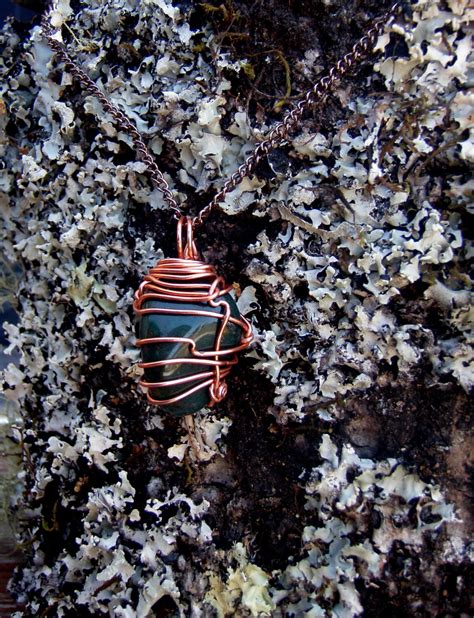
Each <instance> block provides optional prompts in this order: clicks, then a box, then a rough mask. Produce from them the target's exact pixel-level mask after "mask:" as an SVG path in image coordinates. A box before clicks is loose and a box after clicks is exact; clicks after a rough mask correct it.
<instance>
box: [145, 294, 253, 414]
mask: <svg viewBox="0 0 474 618" xmlns="http://www.w3.org/2000/svg"><path fill="white" fill-rule="evenodd" d="M219 300H224V301H226V302H227V303H229V306H230V311H231V316H232V317H234V318H236V319H241V316H240V313H239V310H238V308H237V305H236V304H235V301H234V299H233V298H232V297H231V296H230V294H225V295H224V296H222V297H220V299H219ZM154 308H159V309H161V310H165V311H166V310H173V309H174V310H176V309H180V310H186V311H201V312H202V311H205V312H208V313H209V314H211V313H214V314H216V313H220V314H222V313H223V312H224V308H223V307H220V306H218V307H212V306H210V305H209V304H207V303H188V302H186V303H184V302H181V301H180V302H171V301H160V300H147V301H145V302H144V303H143V305H142V309H154ZM219 325H220V319H218V318H215V317H213V316H211V315H209V317H206V316H201V315H197V316H196V315H176V314H173V313H145V314H143V315H142V316H141V317H140V319H139V320H138V323H137V337H138V338H139V339H147V338H151V337H187V338H189V339H193V340H194V341H195V342H196V348H197V349H198V350H199V351H200V352H206V351H210V350H214V349H215V347H216V337H217V329H218V327H219ZM241 337H242V330H241V328H240V327H239V326H238V325H236V324H232V323H231V322H229V323H228V324H227V327H226V329H225V331H224V334H223V337H222V340H221V350H225V349H226V348H227V349H228V348H233V347H236V346H238V345H239V344H240V341H241ZM141 357H142V361H143V362H144V363H146V362H154V361H159V360H165V359H166V360H168V359H177V358H182V359H184V360H183V362H182V363H167V364H166V365H161V366H158V367H151V368H146V369H145V371H144V375H145V381H146V382H166V381H168V380H176V379H178V378H184V377H187V376H193V375H196V376H197V374H199V373H202V372H203V371H210V370H212V366H210V365H199V364H193V363H190V362H186V359H188V358H189V359H191V358H193V355H192V354H191V351H190V346H189V344H187V343H185V342H179V341H178V342H173V343H148V344H144V345H142V346H141ZM200 381H203V380H202V379H201V380H199V378H197V377H196V381H195V382H193V381H190V382H186V383H184V384H174V385H170V386H163V387H160V388H155V389H153V388H150V389H149V394H150V395H151V397H153V399H171V398H173V397H176V396H178V395H180V394H182V393H184V392H185V391H187V390H189V389H190V388H192V387H194V386H196V385H197V384H198V383H199V382H200ZM210 398H211V397H210V394H209V386H203V387H202V388H199V389H198V390H197V391H196V392H195V393H192V394H191V395H189V396H187V397H184V398H183V399H181V400H179V401H176V402H175V403H169V404H165V405H160V408H161V409H162V410H163V411H165V412H167V413H169V414H172V415H174V416H184V415H185V414H192V413H194V412H197V411H198V410H200V409H201V408H203V407H205V406H206V405H208V403H209V401H210Z"/></svg>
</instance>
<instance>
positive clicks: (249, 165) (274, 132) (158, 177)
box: [41, 2, 400, 227]
mask: <svg viewBox="0 0 474 618" xmlns="http://www.w3.org/2000/svg"><path fill="white" fill-rule="evenodd" d="M53 8H54V5H52V6H51V8H50V10H49V11H47V12H46V13H45V15H44V16H43V19H42V21H41V27H42V30H43V35H44V37H45V39H46V40H47V41H48V43H49V45H50V46H51V48H52V49H53V51H54V52H55V53H56V55H57V57H58V58H59V59H60V60H61V62H63V64H64V68H65V69H66V70H67V71H69V72H70V73H71V75H72V76H73V77H74V78H75V79H76V80H77V81H78V82H79V83H80V84H81V85H82V86H83V88H84V89H85V90H86V91H87V92H89V93H90V94H91V95H92V96H94V97H96V98H97V99H98V100H99V101H100V103H101V105H102V107H103V108H104V110H105V111H107V112H108V113H109V114H110V115H111V116H112V118H113V119H114V120H115V122H116V123H117V125H118V126H119V127H120V129H122V130H123V131H125V132H126V133H127V134H128V135H130V137H131V138H132V141H133V143H134V146H135V149H136V151H137V154H138V157H139V158H140V160H141V161H143V162H144V163H145V165H146V166H147V168H148V171H149V173H150V176H151V179H152V181H153V183H154V185H155V186H156V188H157V189H158V190H159V191H161V192H162V194H163V197H164V199H165V201H166V202H167V204H168V205H169V207H170V208H171V210H172V211H173V212H174V216H175V217H176V219H180V218H181V217H182V216H183V213H182V211H181V209H180V207H179V205H178V203H177V201H176V200H175V198H174V197H173V194H172V192H171V190H170V188H169V185H168V183H167V182H166V179H165V177H164V176H163V174H162V172H161V171H160V169H159V168H158V166H157V164H156V162H155V160H154V158H153V156H152V154H151V153H150V151H149V149H148V148H147V146H146V144H145V142H144V141H143V137H142V136H141V135H140V133H139V132H138V130H137V128H136V127H135V125H134V124H133V123H132V122H131V121H130V119H129V118H128V117H127V116H126V115H125V114H124V113H123V112H121V111H120V110H119V109H118V108H117V107H116V106H115V105H114V104H113V103H111V102H110V101H109V99H108V98H107V97H106V96H105V94H104V93H103V92H102V91H101V90H100V89H99V88H98V87H97V86H96V84H95V83H94V82H93V81H92V79H91V78H90V77H89V76H88V75H87V73H85V72H84V71H83V70H82V69H81V68H80V67H79V66H78V65H77V64H76V63H75V62H74V61H73V60H72V58H71V56H70V55H69V54H68V52H67V51H66V48H65V46H64V45H63V43H61V42H59V41H58V40H57V39H56V38H55V34H56V33H57V31H56V30H55V29H54V27H53V26H52V25H51V22H50V16H51V12H52V10H53ZM399 8H400V2H396V3H395V4H393V5H392V7H391V9H390V10H389V11H388V12H387V13H385V14H384V15H383V16H382V17H380V18H379V19H377V20H376V21H375V22H374V24H373V25H372V27H371V28H370V30H368V32H367V33H366V34H365V35H364V36H363V37H362V38H361V39H360V40H359V41H357V43H355V45H354V46H353V48H352V50H351V51H350V52H349V53H347V54H346V55H345V56H343V57H342V58H341V59H340V60H338V62H337V63H336V64H335V65H334V66H332V67H331V69H330V70H329V71H328V73H327V74H326V75H324V76H323V77H321V78H320V79H318V81H317V82H316V83H315V84H314V86H313V87H312V88H310V90H308V91H307V92H306V93H305V94H304V95H303V96H302V98H301V100H300V101H299V102H298V103H297V104H296V105H295V106H294V107H293V109H291V110H290V111H288V112H287V113H286V114H285V115H284V117H283V119H282V120H281V122H279V123H278V124H277V125H275V126H274V127H273V129H271V130H270V131H269V133H268V134H267V137H266V138H265V140H264V141H263V142H260V144H259V145H258V146H257V147H256V148H255V150H254V151H253V152H252V153H251V154H250V155H249V156H248V157H247V159H245V161H244V162H243V163H242V165H240V166H239V168H238V169H237V170H236V171H235V172H234V173H233V174H232V176H230V178H228V179H227V180H226V181H225V183H224V185H223V187H222V189H221V190H220V191H219V192H218V193H217V194H216V195H215V196H214V198H213V199H212V201H211V202H210V203H209V204H208V205H207V206H205V207H204V208H203V209H202V210H201V211H200V212H199V213H198V215H197V216H196V217H194V219H193V226H194V227H197V226H199V225H201V224H202V223H203V221H204V219H205V218H206V217H207V216H208V215H209V213H210V212H211V210H212V209H213V208H215V207H216V206H217V205H218V204H219V202H222V200H223V199H224V198H225V196H226V195H227V194H228V193H229V192H230V191H232V190H233V189H235V187H236V186H237V185H238V184H239V183H240V182H241V181H242V180H243V179H244V178H246V177H247V176H250V175H251V174H252V172H253V171H254V170H255V167H256V166H257V165H258V163H259V162H260V161H261V160H262V159H263V158H264V157H266V156H267V155H268V154H269V152H271V151H272V150H274V149H275V148H277V147H278V146H281V145H282V144H283V143H284V142H285V141H286V140H287V139H288V137H289V135H290V133H291V131H292V130H293V129H294V128H295V127H296V125H297V124H298V123H299V121H300V120H301V117H302V116H303V114H304V112H305V111H306V110H308V109H310V108H312V107H314V106H315V105H317V104H320V103H322V102H323V101H324V99H325V98H326V96H327V95H328V93H329V92H330V91H331V90H332V89H333V88H334V86H335V85H336V83H337V82H338V81H339V80H340V79H341V78H342V77H343V76H344V75H346V73H348V72H349V71H350V70H351V69H352V68H353V67H354V66H356V65H357V64H359V63H360V62H362V61H363V60H365V59H366V58H367V57H368V56H369V55H370V54H371V53H373V49H374V45H375V43H376V41H377V39H378V37H379V36H380V35H381V34H382V33H383V31H384V29H385V27H386V24H387V22H388V21H389V20H390V19H391V18H392V17H394V16H395V14H396V13H397V11H398V9H399Z"/></svg>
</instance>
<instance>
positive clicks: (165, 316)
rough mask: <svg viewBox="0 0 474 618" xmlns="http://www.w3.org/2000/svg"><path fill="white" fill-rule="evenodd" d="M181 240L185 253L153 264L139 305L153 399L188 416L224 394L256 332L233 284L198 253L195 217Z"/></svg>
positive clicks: (183, 222) (183, 225)
mask: <svg viewBox="0 0 474 618" xmlns="http://www.w3.org/2000/svg"><path fill="white" fill-rule="evenodd" d="M183 229H185V231H186V242H185V243H184V245H183ZM177 241H178V242H177V244H178V257H177V258H171V259H163V260H160V261H159V262H158V263H157V264H156V266H155V267H154V268H152V269H151V270H150V272H149V273H148V275H146V277H145V279H144V281H143V282H142V283H141V285H140V287H139V288H138V290H137V292H136V293H135V302H134V304H133V308H134V310H135V312H136V314H137V315H138V322H137V338H138V340H137V345H138V346H140V348H141V357H142V362H141V363H140V364H139V366H140V367H143V369H144V378H145V379H144V380H143V381H141V382H140V384H141V385H142V386H144V387H146V388H147V389H148V392H147V398H148V401H149V402H150V403H153V404H156V405H158V406H159V407H160V408H161V409H162V410H164V411H165V412H168V413H170V414H173V415H174V416H184V415H185V414H193V413H194V412H197V411H198V410H200V409H201V408H203V407H204V406H206V405H207V406H212V405H214V404H215V403H217V402H219V401H222V399H224V397H225V396H226V394H227V384H226V381H225V378H226V377H227V375H228V374H229V373H230V370H231V368H232V365H235V364H236V363H237V352H240V351H241V350H244V349H245V348H247V347H248V346H249V345H250V343H251V341H252V338H253V337H252V329H251V326H250V324H249V322H248V321H247V320H246V319H245V318H244V317H242V316H241V315H240V313H239V310H238V308H237V305H236V303H235V301H234V300H233V298H232V297H231V296H230V294H229V291H230V290H231V289H232V287H231V286H227V285H226V284H225V282H224V279H223V278H222V277H219V276H218V274H217V273H216V271H215V268H214V267H213V266H211V265H210V264H205V263H204V262H202V261H201V260H200V259H199V255H198V252H197V249H196V245H195V242H194V239H193V222H192V219H190V218H188V217H181V218H180V220H179V222H178V229H177Z"/></svg>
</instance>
